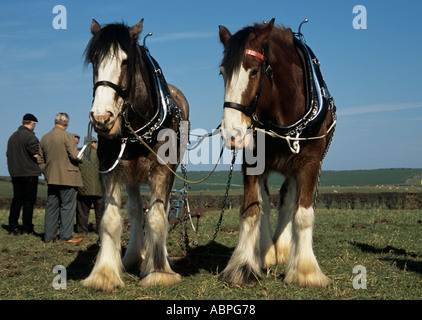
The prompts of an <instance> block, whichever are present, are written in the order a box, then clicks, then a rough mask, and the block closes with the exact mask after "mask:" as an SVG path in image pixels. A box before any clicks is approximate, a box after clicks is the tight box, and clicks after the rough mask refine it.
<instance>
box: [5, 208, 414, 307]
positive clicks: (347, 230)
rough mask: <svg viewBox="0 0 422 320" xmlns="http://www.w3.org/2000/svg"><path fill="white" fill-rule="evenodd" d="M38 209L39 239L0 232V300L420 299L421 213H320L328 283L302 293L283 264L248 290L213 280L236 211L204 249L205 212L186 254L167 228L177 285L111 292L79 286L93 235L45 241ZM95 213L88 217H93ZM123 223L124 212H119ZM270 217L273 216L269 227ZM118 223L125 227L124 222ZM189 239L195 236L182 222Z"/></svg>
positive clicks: (318, 229) (208, 226) (233, 237)
mask: <svg viewBox="0 0 422 320" xmlns="http://www.w3.org/2000/svg"><path fill="white" fill-rule="evenodd" d="M43 214H44V212H43V210H36V213H35V217H34V224H35V230H36V232H37V233H39V235H29V236H28V235H23V236H12V235H9V234H8V232H7V231H6V230H5V229H4V227H3V228H1V229H0V300H3V299H19V300H24V299H37V300H39V299H42V300H44V299H48V300H68V299H77V300H78V299H94V300H97V299H98V300H102V299H106V300H107V299H110V300H116V299H119V300H120V299H121V300H157V299H158V300H160V299H167V300H191V299H199V300H208V299H214V300H220V299H223V300H224V299H235V300H243V299H247V300H273V299H276V300H278V299H293V300H298V299H318V300H319V299H324V300H325V299H330V300H349V299H363V300H378V299H406V300H409V299H421V298H422V242H421V231H422V210H414V211H382V210H371V211H360V210H353V211H337V210H318V211H317V217H316V225H315V232H314V251H315V254H316V256H317V259H318V261H319V264H320V266H321V269H322V270H323V271H324V272H325V273H326V274H327V276H329V277H330V278H331V281H332V282H331V284H330V286H329V287H328V288H326V289H323V290H320V289H304V288H300V287H297V286H288V285H286V284H284V283H283V278H284V274H285V266H284V265H276V266H272V267H271V268H269V269H268V270H267V271H266V276H265V277H264V278H263V279H262V280H260V282H259V284H258V285H257V286H256V287H254V288H238V287H230V286H228V285H226V284H225V283H222V282H220V281H219V280H218V279H217V276H218V274H219V272H220V271H221V270H222V269H223V268H224V267H225V265H226V264H227V261H228V259H229V257H230V254H231V252H232V250H233V249H234V246H235V245H236V242H237V238H238V230H239V224H238V214H237V210H228V211H226V214H225V216H224V220H223V223H222V225H221V230H220V232H219V233H218V237H217V240H216V244H215V245H214V246H212V247H206V246H205V245H206V244H207V243H208V241H209V238H210V237H211V235H212V234H213V231H214V228H215V225H216V223H217V219H218V215H219V213H218V212H215V211H209V212H205V214H204V216H203V217H202V218H201V219H200V234H199V246H197V247H195V246H193V245H192V244H190V248H191V250H190V252H189V253H188V254H186V246H185V243H184V238H183V237H182V236H181V231H182V227H183V226H182V225H176V227H175V228H174V229H173V230H171V231H170V233H169V240H168V249H169V255H170V256H171V257H172V258H173V261H174V270H175V271H176V272H179V273H180V274H181V275H182V276H183V280H182V281H181V282H180V283H178V284H176V285H174V286H171V287H162V286H158V287H152V288H145V287H141V286H139V284H138V282H139V276H138V275H137V274H130V273H124V275H123V280H124V282H125V287H124V288H123V289H121V290H119V291H116V292H113V293H101V292H95V291H92V290H89V289H87V288H85V287H83V286H82V285H81V284H80V281H81V280H82V279H83V278H85V277H86V276H87V275H88V274H89V272H90V270H91V268H92V265H93V261H94V260H95V257H96V254H97V250H98V245H97V235H96V234H94V233H90V234H88V235H87V236H86V237H85V238H84V241H83V242H81V243H78V244H67V245H63V244H60V243H53V244H45V243H43V242H42V241H41V234H42V232H43ZM92 216H93V214H91V217H92ZM7 217H8V212H7V211H6V210H1V211H0V223H1V224H2V226H4V225H6V224H7ZM122 217H123V219H124V220H125V219H126V217H125V212H124V211H123V214H122ZM275 219H276V217H275V216H273V217H272V223H273V225H274V223H275ZM124 222H127V221H126V220H125V221H124ZM187 228H188V230H189V238H190V240H193V231H192V229H191V227H190V224H189V223H188V224H187ZM128 239H129V227H128V225H127V223H124V227H123V236H122V248H123V250H124V249H125V248H126V246H127V243H128ZM56 265H62V266H64V267H65V268H66V270H67V288H66V289H64V290H55V289H54V288H53V285H52V283H53V280H54V278H55V277H56V276H57V274H55V273H53V272H52V270H53V267H54V266H56ZM358 265H361V266H364V267H365V268H366V272H367V288H366V289H354V288H353V281H354V279H355V277H356V276H357V274H354V273H353V268H354V267H355V266H358Z"/></svg>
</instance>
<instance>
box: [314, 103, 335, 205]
mask: <svg viewBox="0 0 422 320" xmlns="http://www.w3.org/2000/svg"><path fill="white" fill-rule="evenodd" d="M330 110H331V117H332V119H333V123H334V125H333V129H332V134H331V137H330V138H329V140H328V143H327V147H326V148H325V151H324V154H323V155H322V158H321V162H320V166H319V173H318V178H317V183H316V186H315V196H314V205H313V207H314V212H315V211H316V206H317V200H318V196H319V186H320V183H321V171H322V160H324V158H325V156H326V155H327V153H328V149H330V146H331V142H332V140H333V136H334V131H335V130H336V125H335V124H336V122H337V114H336V106H335V105H334V99H333V98H331V99H330Z"/></svg>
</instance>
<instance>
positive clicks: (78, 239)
mask: <svg viewBox="0 0 422 320" xmlns="http://www.w3.org/2000/svg"><path fill="white" fill-rule="evenodd" d="M83 239H84V238H72V239H69V240H66V241H60V243H78V242H81V241H82V240H83Z"/></svg>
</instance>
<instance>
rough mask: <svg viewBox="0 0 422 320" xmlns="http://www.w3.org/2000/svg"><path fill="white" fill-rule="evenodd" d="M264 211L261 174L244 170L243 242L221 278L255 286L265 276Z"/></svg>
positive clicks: (241, 226)
mask: <svg viewBox="0 0 422 320" xmlns="http://www.w3.org/2000/svg"><path fill="white" fill-rule="evenodd" d="M260 213H261V205H260V202H259V190H258V177H257V176H252V175H250V176H248V175H246V174H245V173H244V199H243V203H242V206H241V208H240V234H239V241H238V243H237V246H236V249H235V250H234V252H233V254H232V257H231V259H230V261H229V263H228V265H227V267H226V268H225V269H224V270H223V271H222V272H221V274H220V275H219V278H220V280H222V281H225V282H228V283H231V284H234V285H240V286H251V285H255V284H256V283H257V279H258V278H260V277H262V271H261V267H262V263H261V253H260Z"/></svg>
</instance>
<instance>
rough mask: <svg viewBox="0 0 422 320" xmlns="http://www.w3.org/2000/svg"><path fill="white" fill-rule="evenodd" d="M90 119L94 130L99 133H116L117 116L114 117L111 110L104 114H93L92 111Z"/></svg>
mask: <svg viewBox="0 0 422 320" xmlns="http://www.w3.org/2000/svg"><path fill="white" fill-rule="evenodd" d="M89 116H90V119H91V122H92V124H93V125H94V130H95V132H97V133H98V134H99V135H105V136H106V135H113V134H115V133H116V130H117V126H118V122H119V121H118V119H119V118H118V117H114V116H113V115H112V113H111V112H107V114H105V115H99V116H96V115H94V113H93V112H91V113H90V115H89Z"/></svg>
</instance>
